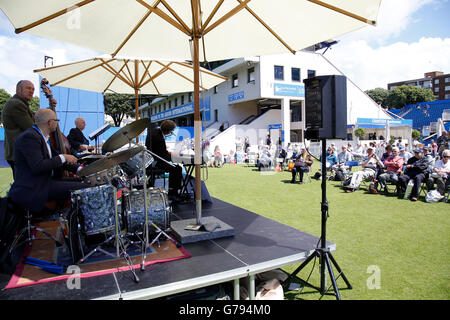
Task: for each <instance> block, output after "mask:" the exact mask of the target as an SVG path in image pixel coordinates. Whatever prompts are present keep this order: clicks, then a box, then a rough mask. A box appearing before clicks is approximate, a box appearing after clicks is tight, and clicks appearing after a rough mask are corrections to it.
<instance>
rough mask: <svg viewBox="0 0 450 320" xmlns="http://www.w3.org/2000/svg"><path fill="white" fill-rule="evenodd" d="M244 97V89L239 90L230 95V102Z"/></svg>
mask: <svg viewBox="0 0 450 320" xmlns="http://www.w3.org/2000/svg"><path fill="white" fill-rule="evenodd" d="M240 99H244V91H239V92H236V93H232V94H230V95H228V102H233V101H236V100H240Z"/></svg>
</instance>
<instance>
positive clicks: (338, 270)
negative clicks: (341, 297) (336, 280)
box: [328, 252, 353, 289]
mask: <svg viewBox="0 0 450 320" xmlns="http://www.w3.org/2000/svg"><path fill="white" fill-rule="evenodd" d="M328 256H329V257H330V260H331V262H332V263H333V265H334V267H335V268H336V270H337V272H339V275H340V276H342V279H343V280H344V282H345V284H346V285H347V287H348V288H349V289H353V287H352V285H351V284H350V281H348V279H347V277H346V276H345V274H344V272H342V270H341V268H340V267H339V265H338V264H337V262H336V260H335V259H334V257H333V255H332V254H331V252H329V253H328Z"/></svg>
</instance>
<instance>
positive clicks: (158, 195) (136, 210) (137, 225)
mask: <svg viewBox="0 0 450 320" xmlns="http://www.w3.org/2000/svg"><path fill="white" fill-rule="evenodd" d="M122 205H123V206H124V220H125V223H126V228H127V231H128V232H129V233H135V232H139V231H143V230H144V225H145V202H144V190H132V191H128V192H125V193H124V194H123V202H122ZM171 213H172V208H171V207H170V205H169V198H168V196H167V191H166V189H164V188H148V189H147V214H148V217H147V220H148V224H149V225H150V224H151V223H154V224H155V225H157V226H158V227H159V228H161V229H162V230H163V231H164V230H167V229H169V228H170V214H171ZM151 229H152V228H149V230H151Z"/></svg>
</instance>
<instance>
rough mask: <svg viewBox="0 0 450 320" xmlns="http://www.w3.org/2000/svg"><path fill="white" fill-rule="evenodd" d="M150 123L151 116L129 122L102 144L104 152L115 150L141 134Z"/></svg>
mask: <svg viewBox="0 0 450 320" xmlns="http://www.w3.org/2000/svg"><path fill="white" fill-rule="evenodd" d="M149 125H150V119H149V118H142V119H139V120H136V121H134V122H131V123H129V124H127V125H126V126H125V127H123V128H121V129H120V130H118V131H117V132H115V133H114V134H113V135H112V136H111V137H109V139H108V140H106V142H105V143H104V144H103V146H102V153H103V154H105V153H107V152H113V151H114V150H117V149H119V148H120V147H123V146H124V145H126V144H127V143H129V142H130V141H131V140H133V139H134V138H136V137H137V136H139V135H140V134H141V133H142V131H144V130H145V129H146V128H147V127H148V126H149Z"/></svg>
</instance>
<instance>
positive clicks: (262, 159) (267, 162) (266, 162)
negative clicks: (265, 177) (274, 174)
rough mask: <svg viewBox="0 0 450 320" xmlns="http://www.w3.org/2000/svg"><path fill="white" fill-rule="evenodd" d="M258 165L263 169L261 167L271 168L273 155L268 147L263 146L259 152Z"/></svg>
mask: <svg viewBox="0 0 450 320" xmlns="http://www.w3.org/2000/svg"><path fill="white" fill-rule="evenodd" d="M256 166H257V167H258V170H259V171H261V168H270V167H272V155H271V154H270V151H269V149H268V148H263V149H262V151H261V152H260V154H259V158H258V160H257V164H256Z"/></svg>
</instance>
